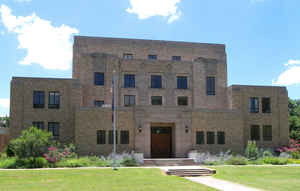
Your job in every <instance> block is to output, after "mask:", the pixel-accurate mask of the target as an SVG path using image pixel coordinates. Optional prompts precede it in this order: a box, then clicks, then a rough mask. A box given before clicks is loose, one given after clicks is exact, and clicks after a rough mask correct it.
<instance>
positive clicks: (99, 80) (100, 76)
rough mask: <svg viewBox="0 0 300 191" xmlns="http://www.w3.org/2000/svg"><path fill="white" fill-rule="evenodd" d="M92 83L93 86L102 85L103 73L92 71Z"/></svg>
mask: <svg viewBox="0 0 300 191" xmlns="http://www.w3.org/2000/svg"><path fill="white" fill-rule="evenodd" d="M94 84H95V86H104V73H101V72H95V73H94Z"/></svg>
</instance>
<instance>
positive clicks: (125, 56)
mask: <svg viewBox="0 0 300 191" xmlns="http://www.w3.org/2000/svg"><path fill="white" fill-rule="evenodd" d="M123 58H124V59H127V60H131V59H133V54H130V53H124V54H123Z"/></svg>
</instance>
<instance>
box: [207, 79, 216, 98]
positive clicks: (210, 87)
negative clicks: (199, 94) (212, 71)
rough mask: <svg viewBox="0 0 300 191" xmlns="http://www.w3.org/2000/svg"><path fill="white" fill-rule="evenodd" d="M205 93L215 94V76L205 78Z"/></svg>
mask: <svg viewBox="0 0 300 191" xmlns="http://www.w3.org/2000/svg"><path fill="white" fill-rule="evenodd" d="M206 95H216V87H215V77H207V78H206Z"/></svg>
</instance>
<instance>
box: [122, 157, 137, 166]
mask: <svg viewBox="0 0 300 191" xmlns="http://www.w3.org/2000/svg"><path fill="white" fill-rule="evenodd" d="M121 165H122V166H139V163H138V162H137V161H136V160H135V159H134V158H132V157H125V158H124V159H123V160H122V161H121Z"/></svg>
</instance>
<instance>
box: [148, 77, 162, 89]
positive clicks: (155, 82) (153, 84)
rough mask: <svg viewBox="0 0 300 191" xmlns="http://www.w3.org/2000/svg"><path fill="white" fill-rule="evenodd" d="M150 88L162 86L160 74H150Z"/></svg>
mask: <svg viewBox="0 0 300 191" xmlns="http://www.w3.org/2000/svg"><path fill="white" fill-rule="evenodd" d="M151 88H162V82H161V76H160V75H151Z"/></svg>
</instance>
